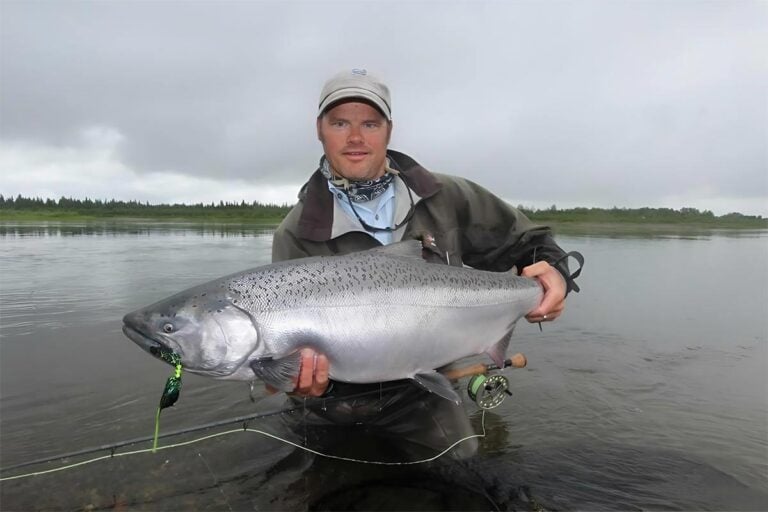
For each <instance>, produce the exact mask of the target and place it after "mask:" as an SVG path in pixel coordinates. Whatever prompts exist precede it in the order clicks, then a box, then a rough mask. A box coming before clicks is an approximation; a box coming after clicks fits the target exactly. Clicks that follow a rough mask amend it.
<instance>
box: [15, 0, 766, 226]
mask: <svg viewBox="0 0 768 512" xmlns="http://www.w3.org/2000/svg"><path fill="white" fill-rule="evenodd" d="M767 56H768V2H765V1H763V2H747V1H738V0H730V1H725V0H722V1H720V0H718V1H711V2H709V1H695V0H691V1H669V0H663V1H658V2H654V1H620V0H611V1H596V2H587V1H573V2H546V1H543V2H511V1H508V2H501V1H493V2H490V1H473V2H470V1H464V2H441V1H421V2H404V1H359V2H351V1H350V2H327V1H322V0H321V1H311V2H293V1H280V2H267V1H237V2H234V1H229V2H228V1H204V0H201V1H194V2H192V1H165V2H149V1H141V2H134V1H115V0H112V1H100V2H74V1H67V0H42V1H40V0H38V1H35V0H24V1H9V0H0V193H1V194H3V195H5V196H11V195H13V196H15V195H16V194H22V195H25V196H40V197H52V198H58V197H60V196H70V197H77V198H84V197H91V198H101V199H109V198H116V199H125V200H128V199H138V200H141V201H150V202H154V203H174V202H199V201H204V202H210V201H216V202H218V201H219V200H224V201H238V202H239V201H241V200H245V201H247V202H251V201H254V200H258V201H262V202H278V203H293V202H295V197H296V192H297V190H298V188H299V187H300V185H301V184H302V183H303V182H304V181H305V180H306V178H307V177H308V176H309V174H310V173H311V172H312V171H313V170H314V169H315V167H316V163H317V160H318V158H319V157H320V155H321V147H320V144H319V143H318V141H317V138H316V134H315V127H314V121H315V115H316V107H317V103H318V96H319V92H320V88H321V87H322V84H323V82H324V81H325V80H326V79H327V78H328V77H329V76H330V75H332V74H334V73H336V72H337V71H339V70H341V69H345V68H354V67H357V68H367V69H368V70H369V72H371V73H375V74H378V75H380V76H381V77H383V78H384V79H385V81H386V82H387V83H388V84H389V85H390V88H391V90H392V101H393V118H394V132H393V139H392V143H391V145H390V147H391V148H393V149H397V150H400V151H404V152H406V153H408V154H410V155H411V156H413V157H414V158H415V159H416V160H417V161H419V162H420V163H421V164H422V165H424V166H425V167H427V168H428V169H430V170H434V171H440V172H445V173H449V174H457V175H462V176H465V177H467V178H469V179H472V180H474V181H476V182H478V183H480V184H481V185H484V186H485V187H487V188H489V189H491V190H493V191H494V192H496V193H497V194H498V195H499V196H501V197H503V198H505V199H507V200H508V201H510V202H511V203H512V204H515V205H517V204H523V205H525V206H532V207H538V208H544V207H548V206H549V205H551V204H556V205H557V206H558V207H573V206H588V207H589V206H597V207H612V206H618V207H640V206H653V207H660V206H665V207H672V208H680V207H686V206H690V207H695V208H699V209H709V210H712V211H714V212H715V213H716V214H724V213H728V212H731V211H739V212H742V213H746V214H757V215H763V216H768V95H767V93H766V91H767V90H768V57H767Z"/></svg>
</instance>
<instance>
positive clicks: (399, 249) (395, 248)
mask: <svg viewBox="0 0 768 512" xmlns="http://www.w3.org/2000/svg"><path fill="white" fill-rule="evenodd" d="M371 251H376V252H382V253H386V254H391V255H393V256H403V257H406V258H418V259H420V260H423V258H422V256H421V242H420V241H419V240H403V241H402V242H397V243H394V244H389V245H382V246H381V247H376V248H374V249H371Z"/></svg>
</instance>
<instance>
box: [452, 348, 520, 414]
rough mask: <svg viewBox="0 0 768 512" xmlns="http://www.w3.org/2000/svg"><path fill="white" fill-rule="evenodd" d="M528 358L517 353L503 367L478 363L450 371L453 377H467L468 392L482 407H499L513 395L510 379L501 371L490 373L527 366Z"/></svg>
mask: <svg viewBox="0 0 768 512" xmlns="http://www.w3.org/2000/svg"><path fill="white" fill-rule="evenodd" d="M527 364H528V360H527V359H526V358H525V356H524V355H523V354H520V353H518V354H515V355H514V356H512V357H511V358H509V359H507V360H506V361H504V364H503V366H502V367H498V366H496V365H493V364H489V365H484V364H476V365H473V366H470V367H467V368H463V369H461V370H454V371H453V372H450V375H451V377H452V378H459V377H467V376H470V375H471V378H470V379H469V382H468V383H467V394H468V395H469V398H471V399H472V401H473V402H475V403H476V404H477V405H478V406H479V407H480V408H481V409H493V408H494V407H498V406H499V404H501V402H503V401H504V399H505V398H506V397H507V396H512V392H511V391H510V390H509V380H507V378H506V377H505V376H504V375H501V374H499V373H489V372H491V371H493V370H501V369H502V368H525V366H526V365H527Z"/></svg>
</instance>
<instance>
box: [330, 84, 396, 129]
mask: <svg viewBox="0 0 768 512" xmlns="http://www.w3.org/2000/svg"><path fill="white" fill-rule="evenodd" d="M353 98H359V99H362V100H365V101H368V102H370V103H373V104H374V106H376V108H378V109H379V110H380V111H381V113H382V114H384V117H386V118H387V120H389V121H391V120H392V114H391V113H390V111H389V106H388V105H387V103H386V102H385V101H384V100H383V99H382V98H381V97H380V96H378V95H377V94H374V93H372V92H371V91H366V90H365V89H358V88H356V87H348V88H346V89H339V90H338V91H334V92H332V93H331V94H329V95H328V96H326V97H325V99H324V100H323V102H322V103H321V104H320V108H319V109H318V111H317V116H318V117H320V116H321V115H323V112H325V110H326V109H327V108H328V107H329V106H330V105H332V104H334V103H336V102H338V101H341V100H346V99H353Z"/></svg>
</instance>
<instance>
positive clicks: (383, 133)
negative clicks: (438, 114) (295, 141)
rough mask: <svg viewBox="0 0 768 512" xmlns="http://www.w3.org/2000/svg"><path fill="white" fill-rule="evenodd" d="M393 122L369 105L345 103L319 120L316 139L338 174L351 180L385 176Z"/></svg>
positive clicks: (353, 102) (328, 111)
mask: <svg viewBox="0 0 768 512" xmlns="http://www.w3.org/2000/svg"><path fill="white" fill-rule="evenodd" d="M391 133H392V123H391V122H388V121H387V118H386V117H384V115H383V114H382V113H381V112H379V111H378V110H377V109H376V108H375V107H372V106H371V105H369V104H368V103H363V102H359V101H354V100H353V101H348V102H343V103H340V104H338V105H336V106H335V107H333V108H331V109H329V110H327V111H326V112H325V114H323V116H322V117H320V118H319V119H318V120H317V138H318V139H320V142H322V144H323V150H324V151H325V157H326V158H327V159H328V162H329V163H330V164H331V169H333V170H334V171H335V172H336V173H337V174H339V175H341V176H342V177H344V178H347V179H348V180H352V181H363V180H372V179H375V178H378V177H380V176H383V175H384V169H385V168H386V158H387V144H389V137H390V135H391Z"/></svg>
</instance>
